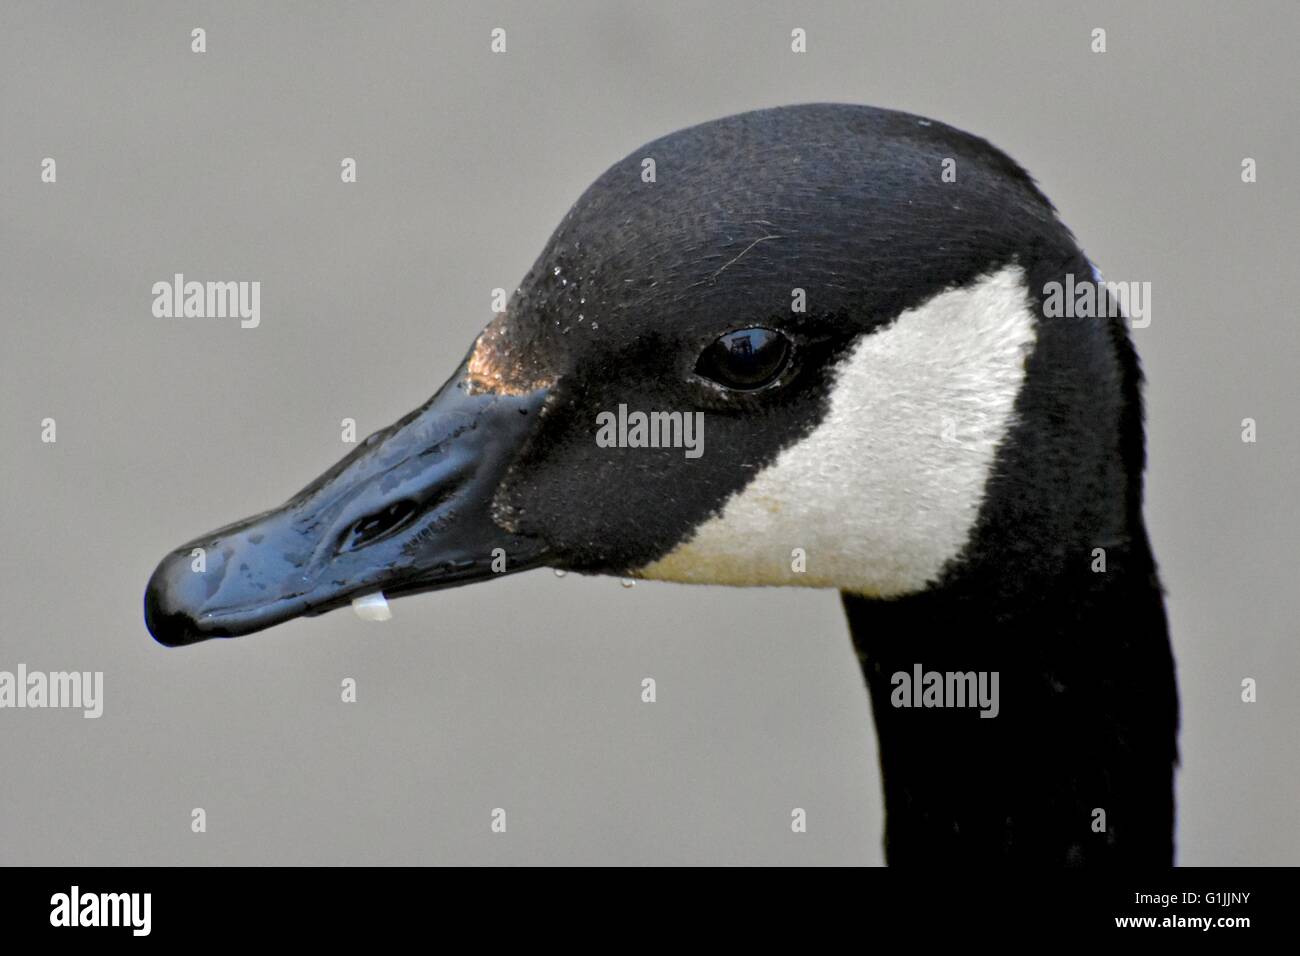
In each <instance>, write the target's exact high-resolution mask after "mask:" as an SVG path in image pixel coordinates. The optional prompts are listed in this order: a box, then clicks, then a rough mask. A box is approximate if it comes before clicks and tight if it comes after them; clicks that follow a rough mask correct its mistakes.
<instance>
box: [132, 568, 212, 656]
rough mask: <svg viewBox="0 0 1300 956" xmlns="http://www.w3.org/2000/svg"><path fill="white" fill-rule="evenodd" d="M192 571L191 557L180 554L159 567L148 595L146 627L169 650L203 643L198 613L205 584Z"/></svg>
mask: <svg viewBox="0 0 1300 956" xmlns="http://www.w3.org/2000/svg"><path fill="white" fill-rule="evenodd" d="M198 578H199V575H197V574H195V573H194V571H193V570H192V569H191V567H190V559H189V556H188V555H187V554H185V553H182V552H179V551H176V552H172V553H171V554H169V555H167V557H165V558H163V559H162V561H161V562H160V563H159V565H158V567H157V569H156V570H155V571H154V573H153V576H152V577H150V578H149V585H148V587H146V588H145V592H144V625H145V627H147V628H148V629H149V633H150V634H152V635H153V639H154V640H155V641H157V642H158V643H159V644H162V645H164V646H166V647H181V646H183V645H185V644H193V643H195V642H196V641H200V640H202V639H203V637H204V635H203V634H202V633H201V632H200V630H199V626H198V621H197V620H196V619H195V616H194V615H195V613H197V609H198V607H199V606H200V604H201V601H202V595H201V593H200V592H201V591H202V589H203V583H202V582H201V581H200V580H198Z"/></svg>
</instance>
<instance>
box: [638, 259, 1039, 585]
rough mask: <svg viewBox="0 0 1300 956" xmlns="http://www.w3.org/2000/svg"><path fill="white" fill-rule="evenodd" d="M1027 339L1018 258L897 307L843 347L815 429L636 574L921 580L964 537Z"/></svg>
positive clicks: (1029, 324) (1031, 315) (776, 580)
mask: <svg viewBox="0 0 1300 956" xmlns="http://www.w3.org/2000/svg"><path fill="white" fill-rule="evenodd" d="M1035 339H1036V320H1035V310H1034V307H1033V305H1032V299H1031V296H1030V295H1029V293H1028V290H1027V289H1026V286H1025V278H1024V273H1023V272H1022V270H1021V269H1020V268H1019V267H1017V266H1007V267H1005V268H1002V269H1000V270H998V271H995V272H992V273H990V274H987V275H985V276H983V277H981V278H980V279H978V280H977V281H976V282H974V283H973V284H971V285H969V286H966V287H963V288H960V289H950V290H947V291H945V292H942V293H940V294H938V295H936V296H934V297H932V298H931V299H929V300H927V301H926V302H924V303H922V304H921V305H918V306H916V307H914V308H910V309H908V310H906V311H904V312H902V313H901V314H899V315H898V317H897V318H896V319H895V320H894V321H893V322H892V323H890V324H889V325H888V326H886V327H884V328H882V329H880V330H878V331H876V332H874V333H872V334H868V335H864V336H863V337H862V338H860V339H859V340H858V341H857V342H856V343H855V344H854V345H853V346H852V348H851V349H849V350H848V352H847V354H846V355H845V357H844V358H843V359H842V360H841V361H840V363H839V364H838V366H837V368H836V374H835V378H834V385H833V388H832V392H831V395H830V402H829V407H828V409H827V413H826V415H825V417H824V418H823V420H822V421H821V422H820V423H819V424H818V426H817V427H816V428H815V429H813V430H812V431H811V432H810V433H809V434H808V435H807V436H805V437H804V438H802V439H801V440H799V441H797V442H795V443H794V444H792V445H790V446H789V447H787V448H785V449H784V450H783V451H781V453H780V454H779V455H777V456H776V457H775V459H774V460H773V461H772V463H771V464H770V465H769V466H768V467H766V468H764V469H763V470H761V471H759V472H758V473H757V474H756V475H755V476H754V478H753V479H752V480H751V481H750V482H749V483H748V484H747V485H746V486H745V487H744V488H742V489H741V490H740V491H738V492H736V493H734V494H733V495H731V497H730V498H728V499H727V500H726V502H725V503H724V504H723V505H722V507H721V509H720V510H719V511H718V512H717V513H716V514H715V515H714V516H712V517H711V518H709V519H708V520H706V521H705V522H704V523H703V524H702V525H700V526H699V527H698V528H696V529H695V531H694V533H693V534H692V535H691V536H690V537H689V538H687V539H686V540H685V541H684V543H682V544H681V545H679V546H678V547H677V548H675V549H674V550H673V551H671V552H670V553H669V554H667V555H666V556H664V557H662V558H660V559H659V560H657V561H654V562H652V563H651V564H649V565H647V566H646V567H644V568H642V569H641V570H640V572H639V573H640V574H641V575H642V576H644V577H649V578H660V579H665V580H677V581H689V582H698V583H715V584H737V585H749V584H759V585H763V584H774V585H803V586H811V587H837V588H841V589H844V590H848V591H853V592H856V593H861V594H868V595H877V596H895V595H900V594H906V593H912V592H915V591H919V590H923V589H924V588H925V587H926V586H927V585H929V584H931V583H933V582H935V581H936V580H937V579H938V578H939V577H940V576H941V574H942V573H943V571H944V569H945V568H946V567H947V566H948V565H949V564H950V563H951V562H952V561H954V560H955V559H956V558H957V557H958V556H959V555H960V553H961V551H962V549H963V548H964V547H965V545H966V543H967V542H968V541H969V539H970V536H971V532H972V530H973V528H974V526H975V522H976V520H977V518H978V516H979V512H980V508H981V506H982V503H983V501H984V497H985V494H986V488H987V484H988V480H989V477H990V476H991V475H992V473H993V470H994V467H995V458H996V454H997V450H998V448H999V447H1000V446H1001V445H1002V443H1003V442H1004V441H1005V440H1006V437H1007V435H1008V433H1009V432H1010V430H1011V428H1012V426H1013V424H1014V420H1015V406H1016V399H1017V396H1018V395H1019V394H1020V390H1021V386H1022V384H1023V382H1024V377H1025V368H1026V359H1027V358H1028V355H1029V353H1030V352H1031V350H1032V348H1033V345H1034V342H1035ZM796 549H802V550H803V553H804V555H805V556H806V557H805V560H804V562H803V565H804V566H803V568H802V569H800V568H799V564H800V562H799V561H797V560H795V557H796V555H797V553H798V552H796Z"/></svg>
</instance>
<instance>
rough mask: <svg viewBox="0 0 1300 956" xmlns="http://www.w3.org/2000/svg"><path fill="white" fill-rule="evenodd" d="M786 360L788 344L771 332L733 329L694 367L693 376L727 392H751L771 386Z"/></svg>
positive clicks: (774, 332) (783, 337)
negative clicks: (730, 390)
mask: <svg viewBox="0 0 1300 956" xmlns="http://www.w3.org/2000/svg"><path fill="white" fill-rule="evenodd" d="M789 358H790V340H789V339H787V338H786V337H785V336H784V335H782V334H781V333H780V332H777V331H775V330H774V329H764V328H753V329H737V330H736V331H735V332H728V333H727V334H726V335H723V336H721V337H719V338H718V340H717V341H716V342H714V343H713V344H712V345H710V346H709V347H708V348H707V349H705V350H704V351H703V352H702V353H701V354H700V358H699V361H697V362H696V363H695V372H696V374H697V375H703V376H704V377H705V378H707V379H711V380H712V381H715V382H717V383H718V384H719V385H725V386H726V387H727V388H732V389H738V390H744V391H752V390H753V389H756V388H762V387H763V386H764V385H768V384H771V383H772V382H773V381H774V380H775V379H776V377H777V376H778V375H780V374H781V371H782V370H783V369H784V368H785V366H786V362H787V361H789Z"/></svg>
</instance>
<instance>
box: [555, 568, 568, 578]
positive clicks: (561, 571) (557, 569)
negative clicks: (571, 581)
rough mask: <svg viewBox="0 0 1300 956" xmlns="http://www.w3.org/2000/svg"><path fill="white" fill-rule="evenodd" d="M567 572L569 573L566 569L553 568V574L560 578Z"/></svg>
mask: <svg viewBox="0 0 1300 956" xmlns="http://www.w3.org/2000/svg"><path fill="white" fill-rule="evenodd" d="M568 573H569V572H568V571H565V570H564V569H563V568H556V569H555V576H556V577H557V578H562V577H564V576H565V575H566V574H568Z"/></svg>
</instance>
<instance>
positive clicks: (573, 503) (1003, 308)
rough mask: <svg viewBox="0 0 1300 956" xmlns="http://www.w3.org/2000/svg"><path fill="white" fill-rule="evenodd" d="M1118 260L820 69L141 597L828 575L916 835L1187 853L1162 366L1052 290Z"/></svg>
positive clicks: (904, 853) (917, 843)
mask: <svg viewBox="0 0 1300 956" xmlns="http://www.w3.org/2000/svg"><path fill="white" fill-rule="evenodd" d="M646 158H651V159H653V160H654V161H655V175H654V176H653V177H645V176H643V175H642V173H643V169H644V168H646V167H645V166H644V164H643V160H644V159H646ZM945 169H947V170H950V171H955V179H954V177H953V176H952V175H948V176H945V175H944V171H945ZM648 180H652V181H648ZM1094 275H1095V273H1094V271H1093V268H1092V266H1091V264H1090V263H1089V261H1088V260H1087V258H1086V257H1085V256H1084V254H1083V253H1082V252H1081V251H1080V249H1079V248H1078V246H1077V245H1076V243H1075V241H1074V239H1073V237H1072V236H1071V234H1070V232H1069V231H1068V230H1067V229H1066V228H1065V226H1063V225H1062V224H1061V223H1060V222H1059V221H1058V219H1057V217H1056V213H1055V210H1054V208H1053V207H1052V205H1051V203H1050V202H1049V201H1048V200H1047V199H1046V198H1045V197H1044V196H1043V195H1042V193H1040V192H1039V191H1038V189H1037V188H1036V186H1035V185H1034V183H1033V181H1032V180H1031V179H1030V177H1029V176H1028V175H1027V174H1026V173H1025V172H1024V171H1023V170H1022V169H1021V168H1020V167H1019V166H1017V165H1016V164H1015V163H1014V162H1013V161H1012V160H1010V159H1009V158H1008V157H1007V156H1005V155H1004V154H1003V153H1001V152H1000V151H998V150H997V149H995V148H994V147H992V146H991V145H990V144H988V143H987V142H985V141H984V140H982V139H979V138H976V137H974V136H971V135H969V134H967V133H963V132H961V131H959V130H956V129H954V128H952V127H949V126H946V125H944V124H942V123H939V122H935V121H931V120H926V119H922V118H920V117H916V116H912V115H908V114H905V113H899V112H893V111H887V110H880V109H874V108H870V107H864V106H851V105H828V104H819V105H806V106H794V107H786V108H780V109H768V110H760V111H756V112H751V113H744V114H740V115H737V116H731V117H727V118H725V119H721V120H717V121H714V122H710V123H705V124H703V125H700V126H695V127H691V128H689V129H685V130H682V131H680V132H677V133H674V134H672V135H670V136H667V137H665V138H663V139H659V140H656V141H655V142H653V143H650V144H648V145H647V146H645V147H643V148H642V149H640V150H637V151H636V152H635V153H633V154H631V155H630V156H628V157H627V158H625V159H624V160H622V161H621V162H619V163H617V164H615V165H614V166H613V167H612V168H610V169H609V170H608V171H607V172H606V173H605V174H604V175H602V176H601V177H600V178H599V179H598V180H597V181H596V182H595V183H594V184H593V185H592V186H591V187H590V188H589V189H588V190H587V191H586V192H585V193H584V194H583V196H582V197H581V198H580V199H579V200H578V202H577V204H576V205H575V206H574V207H573V208H572V209H571V210H570V212H569V213H568V214H567V215H566V216H565V218H564V220H563V221H562V222H561V223H560V225H559V227H558V228H557V229H556V231H555V233H554V234H553V235H552V237H551V239H550V241H549V242H548V244H547V246H546V248H545V249H544V250H543V252H542V254H541V256H540V258H539V259H538V260H537V262H536V264H535V265H534V266H533V268H532V270H531V271H530V272H529V273H528V275H527V277H526V278H525V279H524V281H523V283H522V285H521V287H520V288H519V289H518V291H517V292H516V293H515V295H514V296H513V298H512V299H511V301H510V303H509V306H508V308H507V310H506V311H505V312H504V313H501V314H499V315H498V316H497V317H496V318H495V319H494V320H493V321H492V322H491V323H490V324H489V325H488V327H487V329H486V330H485V331H484V332H483V333H482V335H480V336H479V338H478V340H477V342H476V343H475V344H474V347H473V348H472V350H471V351H470V353H469V355H468V356H467V357H466V359H465V361H464V362H463V363H462V364H461V366H460V367H459V369H457V370H456V372H455V373H454V374H453V375H452V377H451V379H450V380H449V381H448V382H447V383H446V384H445V385H443V386H442V388H441V389H439V391H438V392H437V394H436V395H434V397H433V398H432V399H431V400H430V401H429V402H427V403H426V404H425V405H423V406H422V407H420V408H418V409H416V410H415V411H414V412H412V413H410V414H409V415H407V416H406V417H404V418H403V419H401V420H400V421H398V422H397V423H396V424H394V425H392V426H391V427H389V428H386V429H384V430H382V431H380V432H377V433H375V434H373V435H371V436H370V437H369V438H368V439H366V441H365V442H364V443H363V444H361V445H360V446H359V447H358V448H357V449H356V450H355V451H353V452H352V453H351V454H350V455H348V456H347V457H346V458H344V459H343V460H342V461H341V462H339V463H338V464H337V465H336V466H334V467H333V468H331V469H330V470H329V471H328V472H326V473H325V474H324V475H322V476H321V477H320V478H318V479H316V480H315V481H314V482H312V483H311V484H310V485H309V486H308V487H306V488H305V489H303V491H301V492H300V493H299V494H297V495H295V496H294V497H293V498H292V499H290V501H289V502H288V503H286V504H285V505H283V506H282V507H280V508H276V509H273V510H271V511H267V512H263V513H262V514H259V515H257V516H255V517H252V518H249V519H246V520H244V521H241V522H238V523H236V524H232V525H229V526H227V527H225V528H221V529H219V530H217V531H214V532H211V533H209V534H207V535H203V536H201V537H199V538H197V539H195V540H194V541H193V542H190V543H189V544H186V545H184V546H182V547H180V548H178V549H177V550H175V551H173V552H171V553H170V554H169V555H167V556H166V557H165V558H164V559H163V560H162V562H161V564H160V565H159V566H158V569H157V570H156V571H155V572H154V575H153V578H152V579H151V581H150V582H149V586H148V590H147V593H146V595H145V620H146V623H147V626H148V628H149V630H150V631H151V632H152V634H153V635H154V637H155V638H157V640H159V641H160V642H162V643H163V644H167V645H172V646H174V645H181V644H189V643H192V642H194V641H199V640H203V639H205V638H210V637H231V636H236V635H241V634H246V633H249V632H252V631H256V630H259V629H261V628H266V627H270V626H271V625H274V624H278V623H280V622H282V621H287V620H289V619H291V618H295V617H298V616H301V615H309V614H320V613H323V612H325V611H328V610H331V609H333V608H337V607H341V606H346V605H347V604H348V603H350V602H352V601H353V600H354V599H357V598H361V597H364V596H367V595H372V594H374V593H376V592H382V593H383V594H385V595H387V596H389V597H392V596H395V595H402V594H409V593H414V592H418V591H427V590H431V589H435V588H442V587H449V586H454V585H459V584H465V583H468V582H471V581H479V580H483V579H486V578H489V577H492V576H493V575H494V573H495V572H498V571H500V570H502V562H504V568H505V570H507V571H521V570H525V569H528V568H533V567H537V566H539V565H547V566H551V567H555V568H559V569H567V570H573V571H579V572H585V573H592V574H613V575H620V576H640V577H645V578H657V579H664V580H673V581H684V582H694V583H702V584H728V585H795V586H808V587H819V588H837V589H839V590H840V591H841V592H842V595H843V602H844V606H845V609H846V611H847V616H848V622H849V627H850V630H851V632H852V636H853V641H854V644H855V647H856V649H857V652H858V655H859V657H860V659H861V662H862V667H863V672H864V674H865V677H866V683H867V687H868V689H869V692H870V695H871V700H872V705H873V710H874V713H875V722H876V728H877V732H878V734H879V739H880V764H881V770H882V774H883V786H884V794H885V807H886V834H885V845H886V853H887V857H888V860H889V862H890V863H893V864H927V863H935V862H947V863H954V862H970V863H976V862H979V863H987V862H989V861H1005V862H1016V863H1028V864H1048V865H1057V864H1114V863H1123V864H1133V863H1152V864H1161V865H1168V864H1170V863H1171V861H1172V857H1173V817H1174V811H1173V768H1174V764H1175V762H1176V759H1177V757H1176V733H1177V722H1178V715H1177V710H1178V704H1177V690H1176V686H1175V679H1174V667H1173V659H1172V655H1171V651H1170V644H1169V638H1168V633H1167V626H1166V621H1165V613H1164V605H1163V599H1162V595H1161V590H1160V587H1159V584H1158V582H1157V579H1156V573H1155V564H1154V560H1153V557H1152V553H1151V549H1150V546H1149V544H1148V540H1147V533H1146V530H1145V527H1144V524H1143V519H1142V472H1143V467H1144V458H1145V451H1144V440H1143V426H1142V412H1141V400H1140V395H1139V387H1140V382H1141V374H1140V371H1139V368H1138V362H1137V358H1136V355H1135V353H1134V351H1133V348H1132V346H1131V344H1130V341H1129V337H1128V332H1127V329H1126V327H1125V324H1124V321H1123V319H1122V317H1118V318H1117V317H1111V318H1100V319H1088V318H1068V319H1067V318H1049V317H1048V316H1047V314H1045V312H1044V309H1043V301H1044V298H1043V290H1044V288H1045V287H1046V286H1047V285H1048V284H1049V283H1053V282H1061V281H1064V279H1065V277H1067V276H1068V277H1071V281H1090V280H1091V279H1092V277H1093V276H1094ZM801 305H802V306H803V307H802V309H801V308H800V306H801ZM622 406H625V407H626V409H632V410H639V411H641V412H642V413H647V412H655V411H660V412H666V413H673V412H678V413H682V414H684V415H694V414H695V413H703V416H704V418H703V420H704V423H705V430H704V433H703V434H702V435H701V438H703V439H704V443H703V449H702V454H699V455H697V456H694V457H692V456H690V455H687V454H683V450H682V449H681V448H680V447H679V448H673V447H662V446H663V445H664V444H665V443H664V442H654V443H651V442H640V443H638V442H633V441H621V442H614V443H613V444H612V446H611V443H610V442H609V441H600V442H598V441H597V440H596V433H597V430H598V423H599V422H600V420H601V416H607V415H609V414H611V413H614V412H615V411H616V410H619V409H620V407H622ZM663 421H664V420H661V424H662V422H663ZM667 444H671V442H668V443H667ZM656 446H658V447H656ZM194 548H204V549H205V550H206V555H207V558H206V570H204V571H203V572H202V573H195V572H194V571H193V570H192V568H191V551H192V549H194ZM931 673H934V674H937V675H939V680H940V686H939V687H938V688H937V694H938V697H937V698H936V699H937V700H939V702H941V703H944V702H946V703H953V701H951V700H943V699H942V695H943V693H944V692H945V691H946V690H947V689H948V687H949V685H952V686H955V687H957V688H958V689H960V687H961V681H962V680H963V679H964V678H962V677H959V678H958V680H957V682H956V684H952V681H951V680H949V683H948V685H946V684H944V683H943V681H944V680H945V677H944V675H954V674H956V675H970V676H971V677H972V678H976V677H978V678H979V680H981V681H983V680H984V679H985V678H988V681H992V680H996V681H997V684H996V687H997V688H998V693H999V697H1000V700H999V701H998V703H997V705H996V708H989V707H985V708H983V709H975V708H971V707H960V706H958V707H944V706H940V707H931V706H928V705H927V704H928V703H929V702H930V701H928V699H926V698H925V697H924V693H922V692H920V691H918V690H917V689H916V688H912V689H907V690H905V689H904V685H905V684H910V683H912V682H913V680H915V681H919V682H921V683H923V684H925V685H926V686H925V688H924V690H936V688H935V687H934V686H933V684H932V682H931V681H930V678H929V677H928V676H927V675H929V674H931ZM900 675H907V676H906V677H900ZM988 681H985V682H984V683H980V684H978V686H979V687H980V689H981V691H984V690H987V689H988V687H989V683H988ZM976 686H977V685H976V682H975V681H974V680H972V682H971V683H970V684H969V685H968V689H969V691H970V693H972V694H973V693H975V690H974V688H975V687H976ZM968 703H969V702H968ZM914 704H920V705H921V706H912V705H914ZM981 713H983V714H984V716H981ZM989 716H992V717H993V719H985V718H986V717H989Z"/></svg>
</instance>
